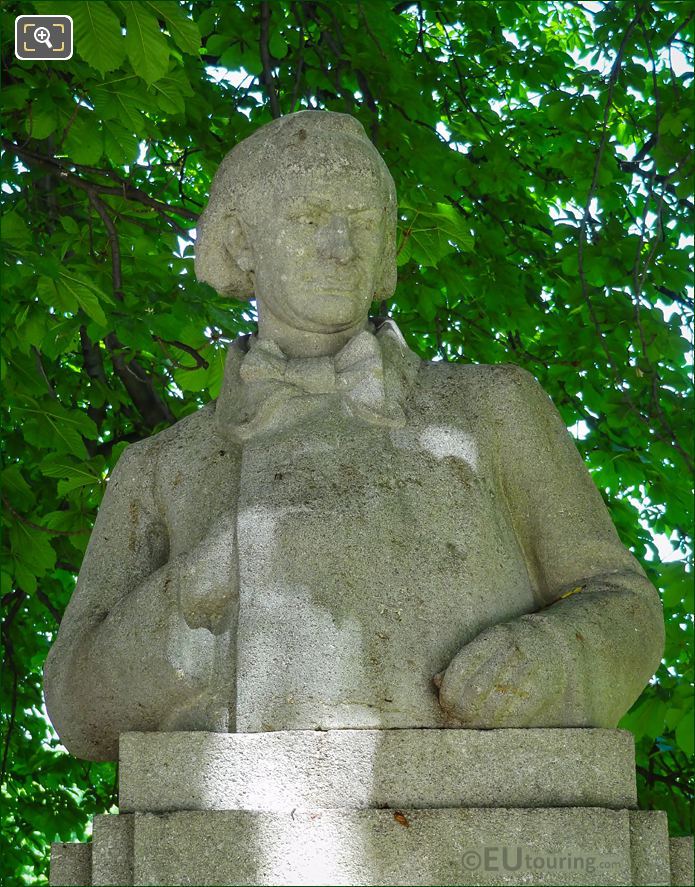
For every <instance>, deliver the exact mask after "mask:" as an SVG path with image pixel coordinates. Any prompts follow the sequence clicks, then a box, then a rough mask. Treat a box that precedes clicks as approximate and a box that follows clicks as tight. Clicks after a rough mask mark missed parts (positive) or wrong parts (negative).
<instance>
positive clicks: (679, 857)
mask: <svg viewBox="0 0 695 887" xmlns="http://www.w3.org/2000/svg"><path fill="white" fill-rule="evenodd" d="M669 847H670V851H671V884H672V885H673V887H691V885H692V883H693V839H692V836H691V837H688V838H671V840H670V841H669Z"/></svg>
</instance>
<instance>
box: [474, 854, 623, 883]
mask: <svg viewBox="0 0 695 887" xmlns="http://www.w3.org/2000/svg"><path fill="white" fill-rule="evenodd" d="M462 862H463V867H464V868H465V869H466V870H467V871H469V872H497V873H505V872H524V873H533V874H539V873H540V872H581V873H583V874H585V875H589V876H591V875H597V874H599V873H602V872H612V871H616V870H618V869H620V867H621V866H622V865H624V860H623V859H621V858H620V857H619V856H613V855H609V854H598V853H591V852H590V851H587V850H563V851H561V852H557V853H554V852H547V851H542V850H538V849H535V850H534V849H532V848H530V847H515V846H507V847H502V846H490V847H475V848H471V849H468V850H464V851H463V855H462ZM596 883H598V882H596Z"/></svg>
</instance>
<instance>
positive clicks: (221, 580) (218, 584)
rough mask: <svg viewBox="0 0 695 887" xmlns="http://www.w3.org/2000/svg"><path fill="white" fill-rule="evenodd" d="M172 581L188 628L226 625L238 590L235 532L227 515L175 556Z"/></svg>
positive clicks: (215, 629) (217, 630)
mask: <svg viewBox="0 0 695 887" xmlns="http://www.w3.org/2000/svg"><path fill="white" fill-rule="evenodd" d="M174 581H175V582H176V584H177V587H178V592H179V603H180V606H181V611H182V613H183V618H184V619H185V620H186V623H187V625H188V626H189V627H190V628H206V629H207V630H208V631H210V632H212V634H222V633H223V632H224V631H226V630H227V629H228V628H229V624H230V620H231V617H232V615H233V612H234V610H235V607H236V601H237V597H238V593H239V588H238V582H239V580H238V566H237V552H236V533H235V526H234V522H233V521H232V520H231V519H226V520H224V521H222V522H220V523H219V524H217V525H216V526H215V527H214V528H213V529H212V531H211V532H210V533H209V534H208V535H207V536H206V537H205V538H204V539H203V540H202V541H201V542H199V543H198V544H197V545H196V546H195V547H194V548H192V549H191V550H190V551H189V552H187V553H186V554H185V555H182V556H181V557H180V558H178V559H177V564H176V569H175V570H174Z"/></svg>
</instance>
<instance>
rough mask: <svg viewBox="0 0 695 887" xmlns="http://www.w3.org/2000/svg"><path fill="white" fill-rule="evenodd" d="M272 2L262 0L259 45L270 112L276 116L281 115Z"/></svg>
mask: <svg viewBox="0 0 695 887" xmlns="http://www.w3.org/2000/svg"><path fill="white" fill-rule="evenodd" d="M269 40H270V3H268V0H261V34H260V38H259V41H258V45H259V48H260V51H261V64H262V65H263V82H264V83H265V88H266V92H267V93H268V99H269V100H270V113H271V114H272V115H273V117H274V118H278V117H280V116H281V114H282V112H281V111H280V102H279V100H278V93H277V88H276V86H275V78H274V77H273V65H272V62H271V59H270V47H269Z"/></svg>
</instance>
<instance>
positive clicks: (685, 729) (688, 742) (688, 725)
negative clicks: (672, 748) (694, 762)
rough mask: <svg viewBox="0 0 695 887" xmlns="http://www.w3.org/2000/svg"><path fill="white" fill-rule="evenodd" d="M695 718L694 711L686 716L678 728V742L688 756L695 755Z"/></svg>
mask: <svg viewBox="0 0 695 887" xmlns="http://www.w3.org/2000/svg"><path fill="white" fill-rule="evenodd" d="M694 727H695V718H693V712H692V709H691V711H689V712H688V713H687V714H685V715H684V716H683V717H682V718H681V720H680V722H679V723H678V726H677V727H676V742H677V743H678V745H679V746H680V747H681V748H682V749H683V751H684V752H685V753H686V755H690V756H692V755H693V754H695V736H694V730H693V728H694Z"/></svg>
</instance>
